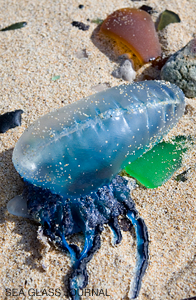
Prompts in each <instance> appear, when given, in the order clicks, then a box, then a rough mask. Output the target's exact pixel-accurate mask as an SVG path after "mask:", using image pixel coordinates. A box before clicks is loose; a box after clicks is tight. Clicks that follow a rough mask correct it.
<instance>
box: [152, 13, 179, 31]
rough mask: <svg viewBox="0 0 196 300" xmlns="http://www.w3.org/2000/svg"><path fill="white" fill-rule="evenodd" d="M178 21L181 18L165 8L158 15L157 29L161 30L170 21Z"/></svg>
mask: <svg viewBox="0 0 196 300" xmlns="http://www.w3.org/2000/svg"><path fill="white" fill-rule="evenodd" d="M180 22H181V20H180V18H179V16H178V15H177V14H176V13H174V12H173V11H171V10H167V9H166V10H165V11H164V12H162V14H161V16H160V19H159V23H158V26H157V30H162V29H163V28H165V27H166V26H167V25H169V24H170V23H180Z"/></svg>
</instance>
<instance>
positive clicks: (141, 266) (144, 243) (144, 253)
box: [127, 209, 149, 299]
mask: <svg viewBox="0 0 196 300" xmlns="http://www.w3.org/2000/svg"><path fill="white" fill-rule="evenodd" d="M127 218H128V219H129V220H130V221H131V222H132V224H133V226H134V228H135V232H136V240H137V257H136V259H137V261H136V267H135V276H134V278H133V281H132V286H131V289H130V292H129V298H130V299H135V298H137V296H138V295H139V291H140V288H141V283H142V278H143V276H144V273H145V271H146V268H147V265H148V243H149V241H148V232H147V227H146V224H145V223H144V220H143V219H142V218H141V217H140V216H139V215H138V212H137V210H136V209H132V210H128V211H127Z"/></svg>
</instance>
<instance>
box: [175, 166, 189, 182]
mask: <svg viewBox="0 0 196 300" xmlns="http://www.w3.org/2000/svg"><path fill="white" fill-rule="evenodd" d="M189 170H190V168H189V169H188V170H185V171H184V172H182V173H180V174H178V175H177V176H176V178H175V180H176V181H182V182H185V181H186V180H187V177H186V175H187V173H188V171H189Z"/></svg>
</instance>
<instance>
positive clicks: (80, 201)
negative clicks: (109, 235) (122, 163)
mask: <svg viewBox="0 0 196 300" xmlns="http://www.w3.org/2000/svg"><path fill="white" fill-rule="evenodd" d="M23 197H24V198H26V199H27V208H28V212H29V214H30V215H31V216H32V217H33V218H34V219H35V220H37V221H38V222H39V223H40V224H41V225H42V228H43V233H44V235H46V236H48V237H49V238H50V240H51V241H53V242H54V243H55V244H56V245H57V246H58V247H59V248H61V249H62V250H68V251H69V253H70V255H71V260H72V264H73V271H72V275H71V277H70V279H69V289H70V294H71V296H72V299H78V298H77V297H78V295H79V293H78V289H83V288H85V287H86V285H87V284H88V274H87V271H86V264H87V263H88V262H89V261H90V260H91V258H92V256H93V254H94V253H95V251H97V250H98V249H99V248H100V246H101V241H100V234H101V232H102V230H103V225H104V224H109V226H110V227H111V229H112V231H113V233H114V243H115V244H118V243H120V242H121V239H122V235H121V229H120V226H119V224H118V216H119V215H124V216H126V217H127V218H128V219H130V220H131V222H132V224H133V225H134V227H135V231H136V238H137V263H136V270H135V278H134V281H133V284H132V286H133V290H132V292H131V293H132V298H136V297H137V295H138V293H139V289H140V286H141V280H142V276H143V274H144V272H145V270H146V267H147V260H148V233H147V227H146V225H145V223H144V221H143V220H142V218H141V217H139V215H138V212H137V210H136V208H135V204H134V202H133V200H132V199H131V198H130V190H129V188H128V187H127V180H126V179H124V178H123V177H121V176H116V177H115V178H114V179H113V180H112V182H111V184H109V185H105V186H103V187H101V188H99V189H98V190H97V192H94V193H92V194H90V195H87V196H86V197H82V198H77V199H75V200H74V201H70V200H69V199H66V198H64V197H62V196H59V195H55V194H52V193H51V192H50V191H49V190H43V189H42V188H39V187H34V186H33V185H31V184H28V183H26V185H25V188H24V192H23ZM78 232H83V234H84V237H85V244H84V248H83V250H82V251H80V249H79V247H78V246H76V245H72V244H71V245H68V243H67V241H66V237H67V236H69V235H70V234H74V233H78Z"/></svg>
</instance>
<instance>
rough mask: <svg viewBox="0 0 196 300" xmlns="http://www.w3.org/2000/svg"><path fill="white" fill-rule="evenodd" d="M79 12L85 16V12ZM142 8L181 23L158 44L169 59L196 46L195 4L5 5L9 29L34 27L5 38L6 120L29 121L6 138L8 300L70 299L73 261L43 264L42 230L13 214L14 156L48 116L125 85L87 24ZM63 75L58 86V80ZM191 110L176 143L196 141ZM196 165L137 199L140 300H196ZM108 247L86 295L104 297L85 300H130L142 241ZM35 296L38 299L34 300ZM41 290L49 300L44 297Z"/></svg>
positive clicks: (96, 260) (1, 214) (52, 255)
mask: <svg viewBox="0 0 196 300" xmlns="http://www.w3.org/2000/svg"><path fill="white" fill-rule="evenodd" d="M79 4H83V5H84V7H83V8H82V9H79V7H78V5H79ZM143 4H145V5H150V6H152V7H153V9H154V10H156V11H157V13H154V14H153V20H154V21H155V20H156V19H157V17H158V15H159V14H160V13H161V12H163V11H164V10H165V9H168V10H172V11H174V12H175V13H177V14H179V16H180V19H181V23H176V24H170V25H169V26H168V27H167V28H165V29H164V30H163V31H162V32H160V34H159V36H160V42H161V45H162V50H163V52H164V53H165V54H166V55H168V54H171V53H174V52H175V51H177V50H179V49H181V48H182V47H183V46H185V45H186V44H187V43H188V42H189V41H190V40H191V39H193V38H195V37H196V22H195V16H196V2H195V0H178V1H177V0H170V1H167V0H147V1H130V0H129V1H125V0H112V1H111V0H110V1H109V0H99V1H93V0H86V1H84V2H80V1H75V0H61V1H60V0H59V1H58V0H47V1H46V0H34V1H27V0H23V1H21V0H18V1H11V0H8V1H5V0H2V1H1V10H0V26H1V28H4V27H6V26H8V25H10V24H13V23H15V22H21V21H26V22H27V23H28V24H27V26H26V27H24V28H22V29H19V30H14V31H6V32H0V40H1V42H0V66H1V67H0V79H1V80H0V114H3V113H5V112H8V111H13V110H16V109H22V110H23V111H24V113H23V115H22V125H21V126H20V127H16V128H14V129H11V130H9V131H8V132H6V133H4V134H0V151H1V153H0V202H1V210H0V232H1V233H0V239H1V245H0V270H1V271H0V299H4V300H5V299H42V300H45V299H47V300H49V299H55V300H56V299H68V297H67V296H66V294H67V280H68V276H69V274H70V259H69V256H68V255H67V254H65V253H62V252H61V251H59V250H57V249H55V248H54V247H53V246H52V245H51V247H50V249H49V250H48V253H47V254H46V255H45V256H42V255H41V253H42V254H43V252H44V250H45V249H46V248H44V247H43V245H41V243H40V242H39V240H38V239H37V229H38V225H37V224H36V223H35V222H33V221H30V220H28V219H23V218H19V217H15V216H12V215H10V214H9V213H8V212H7V209H6V205H7V203H8V201H9V200H10V199H12V198H13V197H14V196H16V195H18V194H20V193H21V192H22V189H23V183H22V181H21V179H20V176H19V175H18V174H17V172H16V171H15V169H14V166H13V164H12V152H13V148H14V146H15V144H16V142H17V141H18V139H19V138H20V136H21V134H22V133H23V131H24V130H25V129H26V128H27V127H28V126H29V125H30V124H31V123H32V122H33V121H34V120H36V119H37V118H39V117H40V116H42V115H44V114H46V113H48V112H50V111H53V110H55V109H57V108H60V107H62V106H64V105H66V104H67V103H71V102H73V101H77V100H79V99H81V98H83V97H84V96H88V95H91V94H93V93H95V90H96V89H97V86H98V85H100V84H105V85H106V86H116V85H120V84H122V83H123V80H121V79H116V78H114V77H112V76H111V73H112V71H113V70H114V69H115V68H116V67H117V56H116V53H115V52H114V51H110V48H109V47H108V43H107V41H102V40H100V39H99V38H98V37H97V32H98V29H97V24H94V23H91V22H90V21H88V20H92V19H97V18H100V19H104V18H105V17H106V16H107V15H108V14H110V13H112V12H113V11H114V10H116V9H118V8H122V7H137V8H138V7H140V6H141V5H143ZM72 21H81V22H83V23H85V24H89V25H90V28H89V30H87V31H81V30H79V29H78V28H76V27H73V26H72V25H71V23H72ZM84 49H85V50H84ZM84 54H85V55H84ZM81 56H82V57H81ZM83 56H88V57H83ZM147 68H148V71H146V72H147V74H149V75H150V76H154V77H155V78H158V76H159V71H156V72H155V70H153V69H152V68H150V67H149V66H148V65H146V66H145V67H143V68H141V69H140V70H139V71H138V78H140V79H142V76H143V74H144V73H143V72H145V71H144V69H147ZM148 72H149V73H148ZM57 75H60V79H58V80H55V81H54V80H52V77H53V76H57ZM186 103H187V104H188V106H187V108H188V109H187V111H186V114H185V115H184V116H183V117H182V119H181V120H180V122H179V124H178V126H177V127H175V128H174V129H173V130H172V131H171V132H170V136H173V135H179V134H182V135H186V136H187V135H190V136H192V138H193V139H194V138H195V129H196V98H193V99H186ZM195 158H196V149H195V146H193V147H192V149H191V150H190V151H189V152H187V154H186V155H185V157H184V160H183V165H182V168H181V169H180V170H178V172H177V174H179V173H181V172H183V171H185V170H187V169H189V171H188V173H187V180H186V181H185V182H177V181H175V180H174V177H175V176H173V177H172V178H171V179H170V180H169V181H168V182H167V183H166V184H164V185H163V186H161V187H159V188H157V189H144V188H141V187H137V188H136V189H135V190H134V191H133V192H132V197H133V199H134V201H135V203H136V208H137V209H138V211H139V213H140V215H141V216H142V218H143V219H144V220H145V222H146V225H147V227H148V232H149V240H150V243H149V266H148V268H147V271H146V274H145V276H144V278H143V282H142V287H141V291H140V295H139V297H138V299H139V300H144V299H146V300H147V299H153V300H154V299H157V300H158V299H159V300H160V299H175V300H178V299H179V300H180V299H184V298H188V297H193V296H196V262H195V258H196V201H195V200H196V160H195ZM101 239H102V245H101V249H100V250H99V251H98V252H97V253H96V254H95V255H94V257H93V259H92V260H91V262H90V263H89V264H88V274H89V285H88V286H87V288H88V289H90V290H92V289H95V290H96V289H98V290H99V291H101V290H103V292H104V293H105V295H104V296H93V297H92V296H90V297H88V291H87V295H86V296H84V297H83V299H91V300H92V299H111V300H117V299H118V300H119V299H127V298H126V295H127V292H128V289H129V284H130V281H131V279H132V277H133V271H134V265H135V254H136V245H135V243H136V241H135V236H134V234H133V232H132V233H129V232H123V240H122V242H121V244H120V245H117V246H112V234H111V231H110V229H109V228H108V227H107V226H105V230H104V232H103V233H102V235H101ZM69 242H74V243H82V237H81V235H79V236H78V235H77V236H72V237H70V238H69ZM6 289H7V290H6ZM13 289H14V290H13ZM36 289H37V292H39V294H37V295H35V296H33V295H34V293H33V292H34V291H35V290H36ZM43 289H45V291H46V293H47V295H46V293H45V294H44V295H41V294H40V291H41V290H43ZM49 289H51V290H49ZM52 289H53V290H55V289H58V290H57V291H56V296H52ZM106 290H107V291H106ZM9 292H10V293H12V294H11V295H10V294H9ZM106 292H107V295H110V296H107V295H106ZM64 294H65V296H64Z"/></svg>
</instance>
